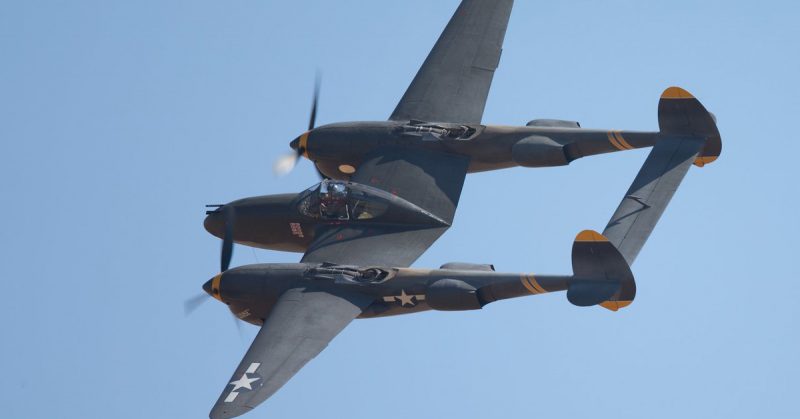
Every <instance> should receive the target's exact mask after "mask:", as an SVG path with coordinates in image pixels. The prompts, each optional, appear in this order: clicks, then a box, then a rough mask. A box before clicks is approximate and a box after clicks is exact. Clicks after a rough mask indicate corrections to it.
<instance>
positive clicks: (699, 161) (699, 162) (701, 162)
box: [694, 156, 718, 167]
mask: <svg viewBox="0 0 800 419" xmlns="http://www.w3.org/2000/svg"><path fill="white" fill-rule="evenodd" d="M717 157H718V156H701V157H698V158H696V159H695V160H694V165H695V166H697V167H703V166H705V165H707V164H709V163H712V162H714V161H715V160H716V159H717Z"/></svg>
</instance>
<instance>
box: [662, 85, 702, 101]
mask: <svg viewBox="0 0 800 419" xmlns="http://www.w3.org/2000/svg"><path fill="white" fill-rule="evenodd" d="M661 99H694V96H692V94H691V93H689V92H687V91H686V90H683V89H681V88H680V87H677V86H672V87H668V88H667V90H664V93H662V94H661Z"/></svg>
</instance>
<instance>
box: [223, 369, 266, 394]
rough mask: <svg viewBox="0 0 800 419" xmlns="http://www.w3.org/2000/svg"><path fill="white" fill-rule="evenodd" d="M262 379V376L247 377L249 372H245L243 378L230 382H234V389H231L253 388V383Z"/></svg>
mask: <svg viewBox="0 0 800 419" xmlns="http://www.w3.org/2000/svg"><path fill="white" fill-rule="evenodd" d="M260 379H261V378H259V377H255V378H248V377H247V373H244V374H242V378H240V379H238V380H236V381H231V382H230V384H233V390H231V391H236V390H238V389H240V388H246V389H248V390H252V389H253V386H252V384H253V383H254V382H256V381H258V380H260Z"/></svg>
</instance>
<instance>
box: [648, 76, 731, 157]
mask: <svg viewBox="0 0 800 419" xmlns="http://www.w3.org/2000/svg"><path fill="white" fill-rule="evenodd" d="M658 126H659V128H660V130H661V133H662V134H664V135H668V136H673V135H677V136H692V137H699V138H703V139H705V145H704V146H703V150H702V151H701V152H700V153H699V154H698V156H697V159H695V162H694V164H695V165H696V166H698V167H703V166H705V165H706V164H708V163H711V162H713V161H714V160H716V159H717V158H718V157H719V155H720V153H722V138H721V137H720V135H719V130H718V129H717V120H716V118H715V117H714V115H713V114H712V113H711V112H709V111H707V110H706V108H705V107H704V106H703V104H702V103H700V101H699V100H697V99H696V98H695V97H694V96H692V94H691V93H689V92H687V91H686V90H683V89H681V88H680V87H670V88H668V89H667V90H664V93H662V94H661V100H659V102H658Z"/></svg>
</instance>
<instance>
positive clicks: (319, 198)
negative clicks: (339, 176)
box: [297, 179, 389, 221]
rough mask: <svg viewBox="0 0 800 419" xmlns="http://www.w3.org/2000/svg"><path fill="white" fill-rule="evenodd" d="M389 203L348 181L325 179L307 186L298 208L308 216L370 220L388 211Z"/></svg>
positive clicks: (326, 218)
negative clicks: (351, 184) (353, 185)
mask: <svg viewBox="0 0 800 419" xmlns="http://www.w3.org/2000/svg"><path fill="white" fill-rule="evenodd" d="M388 207H389V204H388V203H387V202H385V201H384V200H381V199H378V198H376V197H374V196H370V195H368V194H367V193H365V192H364V191H363V190H361V189H360V188H352V187H351V186H350V184H349V183H348V182H344V181H339V180H332V179H326V180H323V181H322V182H320V183H318V184H316V185H314V186H312V187H311V188H309V189H306V191H305V192H303V193H302V194H301V195H300V197H299V203H298V204H297V209H298V211H300V213H301V214H303V215H305V216H306V217H310V218H314V219H322V220H331V221H346V220H368V219H371V218H375V217H378V216H380V215H381V214H383V213H384V212H386V209H387V208H388Z"/></svg>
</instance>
